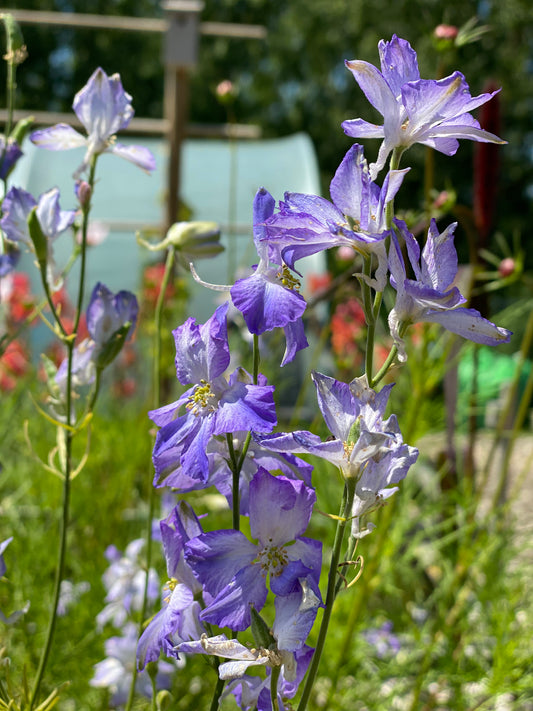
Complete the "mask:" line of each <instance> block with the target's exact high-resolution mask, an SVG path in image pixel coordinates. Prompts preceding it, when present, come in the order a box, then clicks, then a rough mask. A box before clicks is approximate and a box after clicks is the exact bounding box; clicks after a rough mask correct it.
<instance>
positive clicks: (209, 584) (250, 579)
mask: <svg viewBox="0 0 533 711" xmlns="http://www.w3.org/2000/svg"><path fill="white" fill-rule="evenodd" d="M315 499H316V496H315V493H314V491H313V490H312V489H310V488H309V487H308V486H306V485H305V484H304V482H303V481H298V480H296V481H294V480H290V479H287V478H286V477H284V476H278V477H274V476H272V475H271V474H269V473H268V472H267V471H266V470H264V469H260V470H259V471H258V472H257V474H256V475H255V476H254V478H253V479H252V481H251V482H250V501H249V511H250V532H251V536H252V538H254V539H256V540H257V543H252V542H251V541H249V540H248V539H247V538H246V536H244V534H243V533H241V532H240V531H235V530H222V531H214V532H209V533H203V534H202V535H200V536H197V537H196V538H194V539H192V540H191V541H189V542H188V543H187V544H186V546H185V559H186V561H187V562H188V563H189V565H190V566H191V568H192V569H193V571H194V573H195V574H196V576H197V577H198V579H199V580H200V582H201V583H202V585H203V587H204V590H205V591H207V593H209V595H210V596H212V598H213V599H212V601H211V602H210V603H209V604H208V605H207V607H206V608H205V609H204V610H203V611H202V613H201V615H200V618H201V619H202V620H204V621H206V622H211V623H213V624H216V625H218V626H219V627H226V626H228V627H230V628H231V629H233V630H244V629H246V628H247V627H248V626H249V625H250V623H251V607H252V606H253V607H254V608H255V609H256V610H257V611H260V610H261V609H262V607H263V605H264V604H265V601H266V598H267V587H266V577H267V575H268V576H269V579H270V589H271V590H272V592H273V593H274V594H275V595H289V594H290V593H292V592H294V591H295V590H298V589H299V586H300V583H299V578H310V579H311V580H312V581H314V582H315V584H316V586H317V587H316V593H315V594H317V595H318V594H319V593H318V579H319V576H320V563H321V557H322V555H321V548H322V546H321V543H320V542H318V541H314V540H312V539H309V538H304V537H303V536H302V534H303V533H304V531H305V530H306V528H307V525H308V523H309V519H310V518H311V513H312V510H313V505H314V502H315Z"/></svg>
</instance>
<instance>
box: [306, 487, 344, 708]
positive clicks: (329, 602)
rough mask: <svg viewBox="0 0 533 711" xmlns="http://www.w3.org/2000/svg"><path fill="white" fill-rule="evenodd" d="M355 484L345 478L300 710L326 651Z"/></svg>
mask: <svg viewBox="0 0 533 711" xmlns="http://www.w3.org/2000/svg"><path fill="white" fill-rule="evenodd" d="M355 484H356V481H355V479H354V478H349V479H346V480H345V483H344V491H343V494H342V502H341V506H340V513H339V519H338V521H337V529H336V531H335V539H334V542H333V550H332V552H331V562H330V567H329V575H328V589H327V592H326V602H325V607H324V614H323V616H322V622H321V624H320V631H319V633H318V640H317V643H316V648H315V653H314V654H313V659H312V660H311V664H310V666H309V671H308V672H307V678H306V681H305V686H304V689H303V692H302V697H301V699H300V703H299V704H298V711H304V710H305V708H306V707H307V703H308V701H309V698H310V696H311V691H312V689H313V686H314V683H315V681H316V676H317V672H318V666H319V664H320V658H321V656H322V652H323V651H324V645H325V642H326V636H327V633H328V626H329V621H330V619H331V613H332V611H333V603H334V602H335V595H336V593H335V588H336V585H337V567H338V565H339V560H340V555H341V547H342V541H343V538H344V532H345V530H346V526H347V524H348V523H349V521H350V516H351V511H352V504H353V499H354V495H355Z"/></svg>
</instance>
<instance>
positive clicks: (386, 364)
mask: <svg viewBox="0 0 533 711" xmlns="http://www.w3.org/2000/svg"><path fill="white" fill-rule="evenodd" d="M397 353H398V348H397V347H396V346H392V348H391V349H390V351H389V355H388V356H387V358H386V360H385V362H384V363H383V365H382V366H381V368H380V369H379V370H378V372H377V373H376V374H375V375H374V377H373V378H372V379H371V380H369V381H368V384H369V385H370V387H371V388H374V387H375V386H376V385H377V384H378V383H379V382H380V380H383V378H384V377H385V376H386V375H387V373H388V370H389V368H390V367H391V365H392V364H393V362H394V359H395V358H396V354H397Z"/></svg>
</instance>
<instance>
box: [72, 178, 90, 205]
mask: <svg viewBox="0 0 533 711" xmlns="http://www.w3.org/2000/svg"><path fill="white" fill-rule="evenodd" d="M75 192H76V197H77V198H78V200H79V202H80V206H81V207H82V208H87V207H89V203H90V201H91V195H92V192H93V191H92V188H91V186H90V185H89V183H88V182H87V181H86V180H78V181H77V183H76V187H75Z"/></svg>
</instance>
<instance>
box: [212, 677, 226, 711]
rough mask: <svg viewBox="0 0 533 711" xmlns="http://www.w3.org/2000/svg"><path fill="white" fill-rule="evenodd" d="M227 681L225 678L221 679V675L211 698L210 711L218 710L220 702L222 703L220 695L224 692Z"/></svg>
mask: <svg viewBox="0 0 533 711" xmlns="http://www.w3.org/2000/svg"><path fill="white" fill-rule="evenodd" d="M225 683H226V682H225V681H224V679H221V678H220V677H219V678H218V680H217V685H216V686H215V691H214V692H213V698H212V700H211V706H210V707H209V711H218V707H219V703H220V696H221V694H222V691H223V690H224V684H225Z"/></svg>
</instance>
